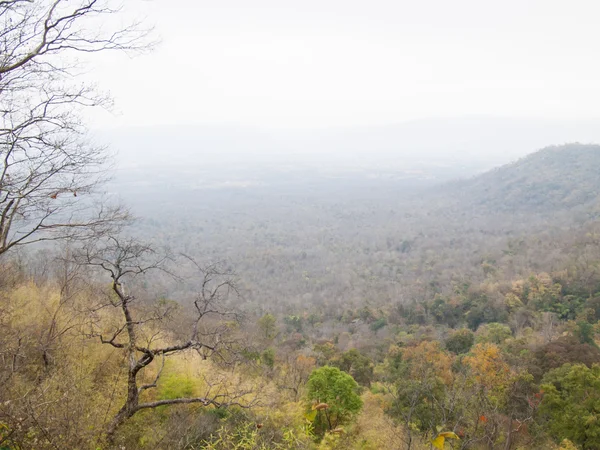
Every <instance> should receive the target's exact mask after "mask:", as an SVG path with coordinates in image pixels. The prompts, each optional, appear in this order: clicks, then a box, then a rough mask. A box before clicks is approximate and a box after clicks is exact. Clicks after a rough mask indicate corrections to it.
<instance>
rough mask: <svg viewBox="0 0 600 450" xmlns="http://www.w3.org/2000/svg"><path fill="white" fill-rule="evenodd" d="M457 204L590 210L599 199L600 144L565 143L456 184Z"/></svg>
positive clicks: (496, 208)
mask: <svg viewBox="0 0 600 450" xmlns="http://www.w3.org/2000/svg"><path fill="white" fill-rule="evenodd" d="M449 194H450V195H451V196H452V197H454V198H456V199H458V200H459V202H460V203H462V204H463V205H465V206H470V207H480V208H483V209H486V210H491V211H494V212H509V211H531V212H538V213H539V212H549V213H551V212H553V211H557V210H569V209H573V208H576V209H578V210H581V209H595V208H596V207H597V205H598V200H599V195H600V145H587V144H579V143H576V144H567V145H562V146H552V147H547V148H544V149H542V150H540V151H538V152H535V153H532V154H530V155H528V156H527V157H525V158H522V159H520V160H518V161H516V162H514V163H512V164H507V165H505V166H502V167H500V168H498V169H495V170H492V171H490V172H486V173H484V174H482V175H479V176H477V177H475V178H472V179H469V180H465V181H461V182H457V183H455V184H453V185H452V186H451V187H450V189H449Z"/></svg>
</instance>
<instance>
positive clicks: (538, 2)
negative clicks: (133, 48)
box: [91, 0, 600, 129]
mask: <svg viewBox="0 0 600 450" xmlns="http://www.w3.org/2000/svg"><path fill="white" fill-rule="evenodd" d="M126 6H127V11H126V13H127V14H132V15H135V16H137V17H143V18H145V20H146V23H148V24H153V25H154V26H155V29H156V33H157V34H158V35H159V36H160V39H161V44H160V45H159V46H158V47H157V48H156V49H155V50H154V51H153V52H152V53H151V54H149V55H144V56H140V57H137V58H133V59H131V58H129V57H127V56H125V55H117V54H115V53H111V54H101V55H96V56H97V57H95V59H94V64H93V70H92V71H91V76H93V79H94V80H95V81H97V82H98V85H99V87H100V88H102V89H104V90H105V91H109V92H110V93H111V95H112V96H113V98H114V99H115V102H116V108H115V110H114V112H113V114H105V113H98V112H96V113H94V114H95V116H94V119H93V121H94V124H95V125H96V126H102V127H104V126H148V125H150V126H152V125H160V124H182V123H185V124H222V123H229V124H236V125H242V126H251V127H258V128H281V129H286V128H314V127H318V128H322V127H353V126H369V125H381V124H391V123H397V122H402V121H408V120H416V119H424V118H440V117H464V116H473V115H475V116H479V115H488V116H489V115H491V116H502V117H517V118H518V117H529V118H532V117H535V118H552V119H571V120H579V119H597V118H600V117H599V116H600V113H599V112H598V108H597V105H599V104H600V83H598V82H597V80H598V79H600V58H598V55H600V28H599V27H598V26H597V18H598V17H599V15H600V2H598V1H597V0H590V1H585V0H573V1H569V2H566V1H564V0H503V1H501V2H500V1H496V2H492V1H481V0H452V1H448V0H421V1H415V0H393V1H392V0H389V1H388V0H370V1H364V0H362V1H355V0H318V1H316V0H302V1H299V0H298V1H296V0H293V1H292V0H252V1H248V0H219V1H218V2H215V1H212V2H209V1H205V0H128V2H127V5H126Z"/></svg>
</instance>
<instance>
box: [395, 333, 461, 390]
mask: <svg viewBox="0 0 600 450" xmlns="http://www.w3.org/2000/svg"><path fill="white" fill-rule="evenodd" d="M402 356H403V359H404V360H406V361H408V362H410V363H411V367H412V376H413V377H414V378H422V377H425V376H431V375H432V374H435V375H436V376H437V377H439V378H440V379H442V381H443V382H444V383H446V384H450V383H452V380H453V375H452V362H453V361H454V358H453V356H451V355H449V354H448V353H447V352H445V351H444V350H442V349H441V347H440V343H439V342H438V341H423V342H420V343H419V344H418V345H416V346H414V347H407V348H406V349H405V350H404V352H403V355H402Z"/></svg>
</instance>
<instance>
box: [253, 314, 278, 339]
mask: <svg viewBox="0 0 600 450" xmlns="http://www.w3.org/2000/svg"><path fill="white" fill-rule="evenodd" d="M258 327H259V328H260V331H261V334H262V335H263V336H264V337H265V338H267V339H273V338H274V337H275V335H276V334H277V319H276V318H275V316H274V315H273V314H271V313H267V314H265V315H264V316H262V317H261V318H260V319H258Z"/></svg>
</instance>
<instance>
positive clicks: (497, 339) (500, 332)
mask: <svg viewBox="0 0 600 450" xmlns="http://www.w3.org/2000/svg"><path fill="white" fill-rule="evenodd" d="M510 337H512V331H511V329H510V327H509V326H508V325H504V324H502V323H495V322H492V323H488V324H485V325H482V326H481V327H479V330H477V342H478V343H485V342H487V343H490V344H497V345H500V344H502V343H503V342H504V341H505V340H507V339H508V338H510Z"/></svg>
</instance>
